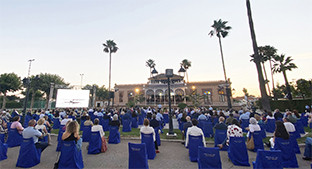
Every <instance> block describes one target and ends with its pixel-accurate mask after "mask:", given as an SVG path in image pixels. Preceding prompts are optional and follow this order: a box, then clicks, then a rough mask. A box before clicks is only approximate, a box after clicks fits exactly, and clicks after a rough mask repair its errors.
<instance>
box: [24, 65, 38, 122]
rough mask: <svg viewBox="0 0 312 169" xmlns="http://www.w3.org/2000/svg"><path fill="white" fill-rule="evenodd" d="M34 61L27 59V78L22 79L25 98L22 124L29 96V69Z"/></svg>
mask: <svg viewBox="0 0 312 169" xmlns="http://www.w3.org/2000/svg"><path fill="white" fill-rule="evenodd" d="M33 61H35V59H29V60H28V62H29V67H28V75H27V78H24V79H23V82H24V85H26V96H25V101H24V107H23V112H22V113H23V119H22V124H23V123H24V120H25V114H26V107H27V102H28V96H29V87H30V69H31V62H33Z"/></svg>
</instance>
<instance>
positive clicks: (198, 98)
mask: <svg viewBox="0 0 312 169" xmlns="http://www.w3.org/2000/svg"><path fill="white" fill-rule="evenodd" d="M186 97H187V98H188V99H189V100H190V101H191V102H192V105H193V106H194V107H199V106H201V105H202V104H203V101H204V98H205V96H204V95H200V94H198V93H193V94H190V95H186Z"/></svg>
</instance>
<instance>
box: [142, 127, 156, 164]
mask: <svg viewBox="0 0 312 169" xmlns="http://www.w3.org/2000/svg"><path fill="white" fill-rule="evenodd" d="M141 143H145V145H146V150H147V158H148V159H150V160H153V159H154V158H155V157H156V150H155V143H154V140H153V133H151V134H143V133H141Z"/></svg>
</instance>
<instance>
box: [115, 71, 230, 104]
mask: <svg viewBox="0 0 312 169" xmlns="http://www.w3.org/2000/svg"><path fill="white" fill-rule="evenodd" d="M225 84H226V83H225V81H222V80H220V81H202V82H185V81H184V77H183V76H179V75H175V74H174V75H173V77H171V78H170V95H171V105H172V106H173V107H175V106H178V104H179V103H185V104H187V105H192V104H193V103H194V102H193V101H194V99H191V96H192V97H193V98H194V97H200V99H197V100H199V101H200V105H203V106H210V105H211V106H215V107H223V108H225V107H227V98H226V95H225ZM129 101H136V102H137V104H139V105H142V106H157V105H159V104H161V105H163V106H167V105H168V103H169V100H168V78H167V77H166V75H165V74H158V75H156V76H153V77H151V78H149V79H148V83H146V84H120V85H117V84H116V85H115V95H114V106H118V107H123V106H126V104H127V103H128V102H129Z"/></svg>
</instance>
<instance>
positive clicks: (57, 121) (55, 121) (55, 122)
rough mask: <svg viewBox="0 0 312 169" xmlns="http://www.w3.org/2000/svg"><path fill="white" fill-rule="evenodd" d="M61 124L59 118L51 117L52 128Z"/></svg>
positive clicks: (57, 127)
mask: <svg viewBox="0 0 312 169" xmlns="http://www.w3.org/2000/svg"><path fill="white" fill-rule="evenodd" d="M60 126H61V122H60V119H58V118H54V119H53V127H52V128H53V129H59V128H60Z"/></svg>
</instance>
